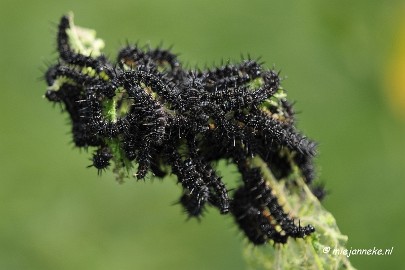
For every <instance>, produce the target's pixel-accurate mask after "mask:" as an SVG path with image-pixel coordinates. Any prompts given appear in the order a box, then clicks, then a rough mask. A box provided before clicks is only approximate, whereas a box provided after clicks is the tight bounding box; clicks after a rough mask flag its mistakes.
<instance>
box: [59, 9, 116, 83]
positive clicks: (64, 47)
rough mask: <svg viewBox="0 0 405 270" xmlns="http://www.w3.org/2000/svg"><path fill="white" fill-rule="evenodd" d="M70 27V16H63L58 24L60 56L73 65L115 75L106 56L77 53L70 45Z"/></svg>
mask: <svg viewBox="0 0 405 270" xmlns="http://www.w3.org/2000/svg"><path fill="white" fill-rule="evenodd" d="M70 28H71V26H70V21H69V17H68V16H63V17H62V18H61V20H60V23H59V26H58V37H57V44H58V52H59V56H60V58H61V59H62V60H63V61H65V62H66V63H69V64H72V65H78V66H82V67H91V68H94V69H95V70H97V72H102V71H104V72H105V73H106V74H107V75H108V76H110V77H111V76H112V75H113V69H112V67H111V66H110V65H109V64H108V62H107V61H106V58H105V57H104V56H100V57H98V58H93V57H91V56H85V55H83V54H80V53H76V52H74V51H73V50H72V48H71V47H70V45H69V37H68V34H67V30H68V29H70Z"/></svg>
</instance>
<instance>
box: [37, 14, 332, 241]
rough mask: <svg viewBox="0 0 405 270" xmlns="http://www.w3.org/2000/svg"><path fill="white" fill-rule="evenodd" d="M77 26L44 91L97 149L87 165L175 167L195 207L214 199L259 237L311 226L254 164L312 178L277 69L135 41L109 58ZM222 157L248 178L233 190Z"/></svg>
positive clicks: (61, 46) (159, 171)
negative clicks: (210, 63) (190, 65)
mask: <svg viewBox="0 0 405 270" xmlns="http://www.w3.org/2000/svg"><path fill="white" fill-rule="evenodd" d="M77 29H78V28H75V26H73V23H72V19H71V17H69V16H64V17H62V19H61V21H60V24H59V28H58V35H57V46H58V52H59V59H58V61H57V63H56V64H55V65H53V66H51V67H49V69H48V71H47V72H46V74H45V79H46V82H47V84H48V86H49V87H48V90H47V92H46V94H45V96H46V98H47V99H48V100H49V101H51V102H54V103H60V104H61V105H62V107H63V109H64V110H65V111H67V113H68V114H69V116H70V120H71V123H72V134H73V141H74V144H75V145H76V146H77V147H79V148H85V149H88V148H93V149H95V150H94V154H93V157H92V161H93V165H90V166H94V167H95V168H96V169H97V170H98V172H99V173H101V172H102V171H103V170H104V169H107V168H108V167H109V166H111V165H112V164H113V165H114V169H113V171H114V172H115V173H116V174H117V178H118V179H121V180H122V178H124V177H127V176H129V174H130V171H131V170H132V169H135V168H136V169H135V171H136V173H135V174H134V176H135V177H136V178H137V179H143V178H144V177H145V176H146V174H147V173H148V172H152V173H153V175H154V176H156V177H161V178H162V177H164V176H165V175H166V174H167V173H168V172H167V170H168V169H169V168H170V171H171V173H173V174H175V175H176V176H177V179H178V182H179V183H180V184H181V186H182V188H183V194H182V196H181V198H180V200H179V201H180V204H182V206H183V207H184V209H185V211H186V212H187V213H188V215H189V216H191V217H199V216H200V215H201V213H202V212H203V210H204V207H205V206H206V205H210V206H213V207H216V208H217V209H219V211H220V212H221V213H222V214H231V215H233V216H234V218H235V220H236V222H237V223H238V225H239V227H240V228H241V229H242V230H243V231H244V233H245V235H246V236H247V237H248V238H249V240H250V241H251V242H252V243H253V244H256V245H260V244H264V243H267V242H270V241H273V243H286V241H287V239H288V238H289V237H293V238H303V237H305V236H307V235H309V234H311V233H312V232H314V230H315V229H314V228H313V227H312V226H311V225H306V226H303V227H301V225H300V222H294V219H293V218H292V217H290V216H289V215H288V214H287V213H285V211H284V210H283V207H282V206H281V205H280V203H279V198H278V197H277V196H278V195H277V194H276V193H275V192H274V191H273V190H272V187H271V186H270V185H269V183H268V182H267V181H266V180H265V179H264V177H263V173H262V172H261V170H260V169H259V168H257V167H255V166H254V165H253V163H252V160H253V158H260V159H261V160H263V162H265V163H266V164H267V166H268V168H269V169H270V170H271V172H272V173H273V175H274V177H275V178H276V179H288V177H289V176H290V175H292V174H293V173H294V171H295V173H296V172H297V171H298V172H299V174H300V175H301V177H303V179H304V180H305V182H306V183H307V184H308V185H311V183H312V180H313V178H314V169H313V164H312V159H313V157H314V155H315V154H316V149H315V147H316V144H315V143H314V142H313V141H311V140H309V139H308V138H306V137H305V136H304V135H302V134H300V133H299V132H298V131H297V130H296V128H295V127H294V110H293V108H292V105H291V104H290V103H289V102H288V101H287V100H286V95H285V91H284V90H283V89H282V87H281V86H280V78H279V75H278V73H277V72H275V71H273V70H268V69H266V68H264V67H263V66H262V64H261V63H258V62H257V61H255V60H252V59H246V60H242V61H241V62H240V63H239V64H230V63H229V64H226V65H223V66H221V67H218V68H215V69H210V70H205V71H199V70H187V69H185V68H183V67H182V65H181V63H180V62H179V61H178V59H177V57H176V55H175V54H173V53H172V52H171V51H170V50H164V49H161V48H154V49H152V48H147V49H143V48H139V47H137V46H127V47H125V48H123V49H121V51H119V53H118V58H117V61H116V62H110V61H109V60H108V59H107V57H105V56H104V55H102V54H99V53H97V50H96V49H94V48H90V49H89V50H88V51H87V52H86V50H85V49H86V48H85V49H80V48H78V47H77V46H76V45H75V43H74V42H72V39H75V38H76V39H78V37H77V35H79V34H80V33H79V34H78V33H76V32H75V31H76V30H77ZM80 30H81V31H82V32H84V31H83V29H80ZM77 32H79V31H77ZM75 35H76V36H75ZM79 38H80V36H79ZM94 42H96V41H94ZM75 46H76V47H75ZM223 159H225V160H228V161H230V162H233V163H234V164H236V166H237V168H238V170H239V172H240V175H241V178H242V182H241V184H240V186H239V187H238V188H237V189H236V190H235V191H234V192H233V193H231V194H230V193H229V192H228V190H227V188H226V185H225V184H224V183H223V181H222V179H221V177H220V176H218V174H217V172H216V170H215V166H216V162H217V161H219V160H223ZM290 178H291V177H290ZM290 182H291V183H290V185H291V186H294V181H293V180H292V181H290ZM313 190H315V191H316V192H314V193H315V194H321V196H323V195H324V194H325V193H324V192H323V191H322V190H321V189H320V188H319V187H314V188H313ZM297 223H298V224H297Z"/></svg>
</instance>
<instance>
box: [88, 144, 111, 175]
mask: <svg viewBox="0 0 405 270" xmlns="http://www.w3.org/2000/svg"><path fill="white" fill-rule="evenodd" d="M112 157H113V155H112V154H111V153H110V150H109V149H108V148H107V147H103V148H101V149H98V150H97V151H96V152H95V153H94V154H93V159H92V161H93V164H92V165H90V166H88V167H91V166H94V167H95V168H96V169H97V170H98V174H101V172H102V171H103V170H105V169H106V168H108V166H110V160H111V158H112Z"/></svg>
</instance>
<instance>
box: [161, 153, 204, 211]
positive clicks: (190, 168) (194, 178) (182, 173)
mask: <svg viewBox="0 0 405 270" xmlns="http://www.w3.org/2000/svg"><path fill="white" fill-rule="evenodd" d="M172 151H173V153H171V155H170V156H169V163H170V165H171V166H172V170H173V172H174V173H175V174H176V175H177V178H178V181H179V182H180V183H181V185H182V186H183V188H184V189H185V190H186V192H187V194H189V195H188V196H189V198H188V199H187V202H189V203H190V204H189V205H186V207H185V208H186V211H187V212H188V214H189V215H190V216H199V215H200V214H201V213H202V211H203V209H204V205H205V203H206V201H207V200H208V196H209V189H208V187H207V186H206V185H205V183H204V181H203V179H202V178H201V175H200V174H199V173H198V171H197V170H196V165H195V164H194V162H193V160H191V159H186V160H185V161H183V160H182V158H181V156H180V154H179V153H178V152H177V151H176V150H172ZM183 202H184V201H183ZM191 206H192V207H191ZM190 210H192V211H190Z"/></svg>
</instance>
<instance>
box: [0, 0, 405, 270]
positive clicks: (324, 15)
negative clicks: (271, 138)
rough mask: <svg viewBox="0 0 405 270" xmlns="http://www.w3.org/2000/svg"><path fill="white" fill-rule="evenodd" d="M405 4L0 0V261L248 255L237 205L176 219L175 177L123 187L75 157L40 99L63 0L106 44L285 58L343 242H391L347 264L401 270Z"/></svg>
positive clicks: (115, 265) (158, 265)
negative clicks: (230, 213)
mask: <svg viewBox="0 0 405 270" xmlns="http://www.w3.org/2000/svg"><path fill="white" fill-rule="evenodd" d="M401 2H402V1H369V0H367V1H366V0H359V1H348V0H344V1H321V0H317V1H273V0H271V1H270V0H266V1H228V2H225V1H224V2H221V3H219V2H218V1H211V0H210V1H207V0H206V1H186V0H182V1H180V0H176V1H163V0H161V1H120V0H116V1H100V0H99V1H72V0H71V1H31V2H27V1H24V2H23V1H8V0H1V1H0V33H1V40H0V49H1V50H0V59H1V62H0V74H1V75H0V76H1V90H0V102H1V106H0V110H1V113H0V117H1V128H0V129H1V130H0V138H1V139H0V269H1V270H2V269H41V270H45V269H213V270H214V269H245V268H246V265H245V263H244V261H243V258H242V254H241V251H242V249H243V243H244V241H243V237H242V235H241V233H240V232H238V230H237V228H236V226H235V225H234V224H233V221H232V219H231V218H229V217H223V216H220V215H219V214H218V213H217V212H216V211H215V210H210V211H208V213H207V214H206V217H205V218H204V219H202V221H201V222H200V223H199V222H197V221H195V220H190V221H188V222H186V216H185V215H184V214H183V213H182V211H181V209H180V206H178V205H177V206H172V204H173V203H174V202H175V201H176V200H177V198H178V196H179V194H180V188H179V187H178V186H176V185H175V180H174V179H165V181H163V182H162V181H158V180H147V181H146V182H136V181H135V180H133V179H129V180H127V181H126V183H125V184H123V185H120V184H118V183H116V182H115V181H114V177H113V175H112V174H111V173H105V174H103V175H102V177H99V176H97V173H96V171H95V170H94V169H87V168H86V166H87V165H89V164H90V163H91V162H90V161H89V158H90V155H89V153H85V152H84V151H79V150H78V149H73V147H72V144H71V143H70V141H71V137H70V134H69V131H70V127H69V125H68V120H67V117H66V115H62V114H61V113H60V109H59V108H58V107H53V106H52V104H50V103H49V102H47V101H46V100H45V99H43V98H42V95H43V94H44V92H45V89H46V85H45V82H44V81H43V80H41V79H40V78H41V76H42V74H43V71H44V70H46V67H47V65H48V64H49V63H51V62H52V61H54V60H55V59H56V58H57V54H56V49H55V45H56V41H55V34H56V24H57V22H58V20H59V18H60V16H61V15H62V14H64V13H66V12H67V11H74V13H75V22H76V24H77V25H80V26H85V27H89V28H93V29H96V30H97V34H98V36H99V37H101V38H103V39H104V40H105V42H106V45H107V47H106V52H107V54H108V55H109V56H111V57H112V58H115V53H116V52H117V50H118V49H119V48H120V47H121V46H122V45H123V44H125V42H126V41H127V40H128V41H130V42H136V41H140V43H141V44H147V42H150V43H151V44H152V45H154V46H155V45H158V44H159V43H160V42H161V41H163V42H164V44H166V45H167V46H169V45H171V44H174V51H175V52H178V53H181V60H182V61H183V63H188V65H189V66H195V65H196V64H197V63H198V64H199V65H200V67H203V66H204V65H205V64H207V65H212V64H213V63H216V64H218V63H220V61H221V59H225V60H226V59H229V58H230V59H234V60H239V59H240V54H241V53H243V54H247V53H250V55H251V56H252V57H258V56H261V57H262V59H263V60H264V61H265V62H266V64H267V66H268V67H272V66H273V65H274V66H275V67H276V69H281V70H282V73H281V74H282V75H283V76H288V79H286V80H284V81H283V85H284V87H285V88H286V89H287V90H288V93H289V98H290V100H296V101H297V104H296V108H297V110H298V111H300V112H302V113H301V114H299V116H298V117H299V128H300V129H301V130H303V131H304V132H305V133H306V134H308V135H309V136H310V137H312V138H314V139H316V140H317V141H319V142H320V146H319V149H320V155H319V158H318V159H317V165H318V167H319V175H320V178H321V180H322V181H324V182H325V183H326V186H327V188H328V190H329V191H330V194H329V196H328V197H327V199H326V201H325V202H324V205H325V207H326V208H327V209H328V210H329V211H330V212H331V213H333V215H334V216H335V217H336V219H337V222H338V225H339V227H340V229H341V231H342V232H343V233H344V234H346V235H348V236H349V242H348V245H347V247H348V248H350V247H353V248H367V249H368V248H373V247H377V248H383V249H385V248H391V247H394V250H393V255H391V256H353V257H351V261H352V263H353V265H354V266H355V267H357V268H358V269H383V268H384V269H405V261H404V260H403V258H401V257H402V256H401V254H404V252H405V245H404V243H405V229H404V228H405V226H404V222H405V217H404V206H405V196H404V190H405V169H404V168H405V153H404V150H405V140H404V138H405V105H404V103H405V102H404V97H405V86H404V85H405V60H404V61H403V63H402V62H399V60H400V59H405V42H403V44H402V43H401V36H400V33H401V31H402V33H404V34H405V31H404V29H405V20H403V17H404V16H405V5H404V4H403V3H401ZM401 29H402V30H401ZM404 40H405V39H404ZM402 41H403V40H402ZM401 44H402V45H401ZM401 67H402V68H403V69H402V70H401ZM400 71H401V72H400ZM402 74H403V75H402ZM223 171H224V175H225V177H227V178H228V179H230V180H229V181H235V179H232V178H233V177H234V174H232V170H226V169H224V170H223ZM227 171H229V172H227ZM151 182H154V183H151Z"/></svg>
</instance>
